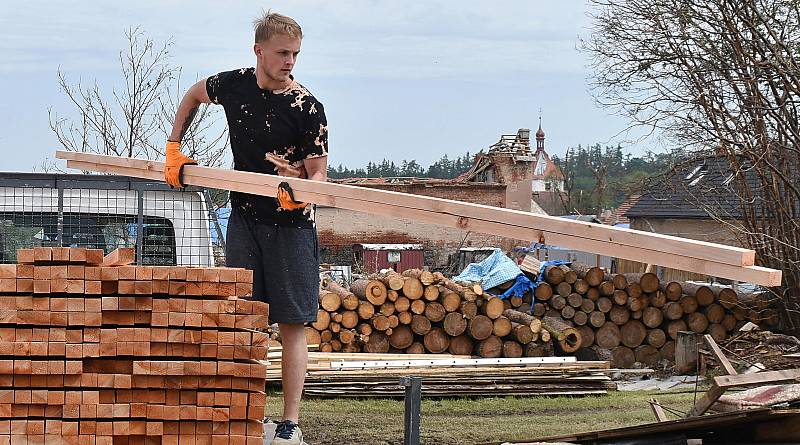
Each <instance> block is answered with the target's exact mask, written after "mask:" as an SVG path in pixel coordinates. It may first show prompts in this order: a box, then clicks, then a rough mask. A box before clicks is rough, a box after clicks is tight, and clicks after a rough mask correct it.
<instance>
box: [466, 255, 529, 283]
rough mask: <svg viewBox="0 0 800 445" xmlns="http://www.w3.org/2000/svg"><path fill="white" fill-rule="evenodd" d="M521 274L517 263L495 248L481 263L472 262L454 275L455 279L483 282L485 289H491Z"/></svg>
mask: <svg viewBox="0 0 800 445" xmlns="http://www.w3.org/2000/svg"><path fill="white" fill-rule="evenodd" d="M520 274H522V271H521V270H520V269H519V266H517V263H515V262H514V260H512V259H511V258H509V257H507V256H506V255H505V254H504V253H503V252H502V251H501V250H500V249H495V251H494V253H492V254H491V255H489V256H488V257H487V258H486V259H485V260H483V261H481V262H480V263H470V265H469V266H467V267H466V268H465V269H464V271H462V272H461V273H460V274H459V275H458V276H456V277H453V280H455V281H471V282H473V283H481V286H482V287H483V288H484V289H491V288H493V287H495V286H497V285H500V284H503V283H505V282H507V281H511V280H513V279H514V278H516V277H517V276H518V275H520Z"/></svg>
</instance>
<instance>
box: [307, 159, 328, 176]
mask: <svg viewBox="0 0 800 445" xmlns="http://www.w3.org/2000/svg"><path fill="white" fill-rule="evenodd" d="M303 166H304V167H305V168H306V172H307V173H308V179H310V180H312V181H321V182H325V181H327V180H328V157H327V156H320V157H317V158H308V159H305V160H303Z"/></svg>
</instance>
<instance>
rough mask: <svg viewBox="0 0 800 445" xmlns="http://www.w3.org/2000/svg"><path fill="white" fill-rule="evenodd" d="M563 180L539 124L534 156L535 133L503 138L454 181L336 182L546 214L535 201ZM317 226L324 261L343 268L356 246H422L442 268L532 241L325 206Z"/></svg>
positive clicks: (559, 186)
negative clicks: (471, 252)
mask: <svg viewBox="0 0 800 445" xmlns="http://www.w3.org/2000/svg"><path fill="white" fill-rule="evenodd" d="M537 169H538V170H537ZM537 171H538V173H537ZM563 180H564V176H563V174H562V173H561V171H560V170H559V169H558V167H557V166H556V165H555V164H554V163H553V161H552V160H551V159H550V156H548V154H547V152H545V150H544V131H542V129H541V124H540V125H539V130H538V131H537V132H536V150H535V151H533V150H532V149H531V146H530V130H528V129H525V128H521V129H519V130H518V131H517V134H515V135H502V136H501V137H500V140H499V141H498V142H497V143H495V144H492V145H491V146H490V147H489V148H488V150H487V151H486V152H485V153H484V152H480V153H478V154H477V155H476V156H475V160H474V162H473V164H472V167H471V168H470V169H469V170H468V171H467V172H465V173H464V174H462V175H460V176H459V177H457V178H455V179H450V180H444V179H424V178H348V179H340V180H334V182H338V183H341V184H348V185H355V186H360V187H368V188H375V189H380V190H388V191H396V192H403V193H411V194H415V195H423V196H432V197H437V198H444V199H453V200H457V201H463V202H470V203H475V204H483V205H489V206H494V207H501V208H509V209H515V210H522V211H526V212H533V213H537V214H547V212H546V211H545V210H543V208H542V206H540V205H539V203H538V202H537V201H536V199H535V198H536V197H538V196H539V194H554V193H556V192H555V191H556V190H561V189H562V188H563ZM548 189H550V190H552V191H548ZM554 196H556V199H557V195H554ZM551 207H554V206H551ZM558 212H560V210H558ZM317 226H318V230H319V236H320V245H321V250H322V260H323V262H330V263H338V264H352V262H353V249H352V246H353V245H354V244H363V243H367V244H385V243H392V244H421V245H423V246H424V254H425V265H427V266H430V267H432V268H442V267H444V266H446V265H447V264H448V262H449V261H450V260H451V258H452V257H453V256H454V255H455V254H456V252H457V251H458V249H459V248H464V247H470V248H484V247H499V248H501V249H504V250H511V249H512V248H513V247H515V246H518V245H527V244H528V242H529V241H530V240H514V239H509V238H503V237H500V236H492V235H483V234H479V233H472V232H469V233H468V232H464V231H461V230H456V229H452V228H448V227H441V226H435V225H432V224H424V223H420V222H416V221H413V220H408V219H405V218H401V217H398V218H390V217H384V216H377V215H370V214H367V213H360V212H354V211H350V210H343V209H337V208H333V207H322V206H320V207H319V208H318V209H317Z"/></svg>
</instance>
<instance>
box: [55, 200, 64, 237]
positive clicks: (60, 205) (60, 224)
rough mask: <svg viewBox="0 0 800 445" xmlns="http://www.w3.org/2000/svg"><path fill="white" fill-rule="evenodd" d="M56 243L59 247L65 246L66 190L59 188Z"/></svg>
mask: <svg viewBox="0 0 800 445" xmlns="http://www.w3.org/2000/svg"><path fill="white" fill-rule="evenodd" d="M56 241H57V242H58V244H57V245H58V247H63V246H64V189H63V188H61V186H60V185H59V186H58V220H57V221H56Z"/></svg>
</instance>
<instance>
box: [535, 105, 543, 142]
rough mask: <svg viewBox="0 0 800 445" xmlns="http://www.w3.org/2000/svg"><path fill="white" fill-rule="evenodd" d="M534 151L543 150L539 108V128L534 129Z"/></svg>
mask: <svg viewBox="0 0 800 445" xmlns="http://www.w3.org/2000/svg"><path fill="white" fill-rule="evenodd" d="M536 151H544V131H543V130H542V110H541V109H539V129H538V130H536Z"/></svg>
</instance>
